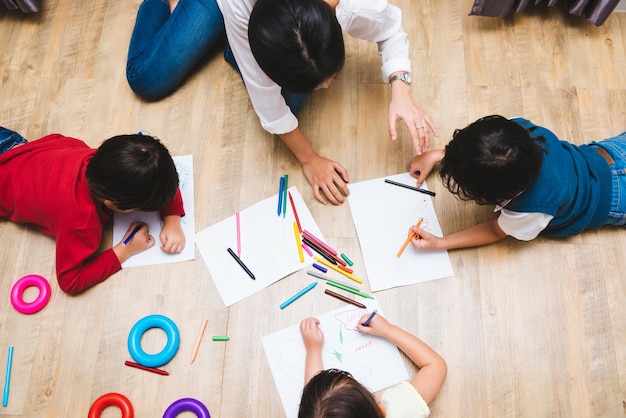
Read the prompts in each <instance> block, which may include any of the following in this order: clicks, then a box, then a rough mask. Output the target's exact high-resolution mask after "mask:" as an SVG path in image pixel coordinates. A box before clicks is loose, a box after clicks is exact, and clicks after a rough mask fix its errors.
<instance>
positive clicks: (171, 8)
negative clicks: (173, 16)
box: [169, 0, 178, 13]
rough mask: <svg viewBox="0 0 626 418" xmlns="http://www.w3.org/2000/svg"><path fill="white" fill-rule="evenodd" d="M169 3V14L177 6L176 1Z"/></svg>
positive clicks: (172, 0)
mask: <svg viewBox="0 0 626 418" xmlns="http://www.w3.org/2000/svg"><path fill="white" fill-rule="evenodd" d="M169 3H170V13H174V9H175V8H176V6H177V5H178V0H171V1H170V2H169Z"/></svg>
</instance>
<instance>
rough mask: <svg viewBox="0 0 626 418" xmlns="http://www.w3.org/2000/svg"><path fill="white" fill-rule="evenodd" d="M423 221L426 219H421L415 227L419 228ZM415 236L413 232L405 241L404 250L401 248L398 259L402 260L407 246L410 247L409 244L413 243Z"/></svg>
mask: <svg viewBox="0 0 626 418" xmlns="http://www.w3.org/2000/svg"><path fill="white" fill-rule="evenodd" d="M423 220H424V218H420V220H419V221H417V223H416V224H415V226H416V227H418V228H419V227H420V225H421V224H422V221H423ZM414 236H415V232H411V233H410V234H409V236H408V237H407V239H406V241H404V244H402V248H400V251H398V254H396V257H398V258H400V256H401V255H402V253H403V252H404V250H405V249H406V246H407V245H409V242H411V240H412V239H413V237H414Z"/></svg>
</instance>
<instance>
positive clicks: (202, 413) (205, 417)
mask: <svg viewBox="0 0 626 418" xmlns="http://www.w3.org/2000/svg"><path fill="white" fill-rule="evenodd" d="M185 411H188V412H193V413H194V414H196V416H197V417H198V418H211V414H209V410H208V409H207V407H206V406H204V404H203V403H202V402H200V401H199V400H197V399H194V398H182V399H179V400H177V401H176V402H174V403H173V404H171V405H170V406H168V407H167V409H166V410H165V413H164V414H163V418H176V416H177V415H178V414H180V413H181V412H185ZM89 418H91V417H89Z"/></svg>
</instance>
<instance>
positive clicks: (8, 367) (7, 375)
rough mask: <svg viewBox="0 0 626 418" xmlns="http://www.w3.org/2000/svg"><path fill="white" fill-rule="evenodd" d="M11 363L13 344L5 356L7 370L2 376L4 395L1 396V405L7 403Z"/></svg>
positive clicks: (4, 405)
mask: <svg viewBox="0 0 626 418" xmlns="http://www.w3.org/2000/svg"><path fill="white" fill-rule="evenodd" d="M12 365H13V346H12V345H10V346H9V354H8V357H7V372H6V376H5V378H4V395H3V396H2V406H3V407H6V406H7V405H8V404H9V386H10V384H11V366H12Z"/></svg>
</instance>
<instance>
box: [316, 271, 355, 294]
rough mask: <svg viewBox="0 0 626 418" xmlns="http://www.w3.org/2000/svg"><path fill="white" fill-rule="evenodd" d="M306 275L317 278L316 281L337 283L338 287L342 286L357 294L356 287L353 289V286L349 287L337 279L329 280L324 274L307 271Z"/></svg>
mask: <svg viewBox="0 0 626 418" xmlns="http://www.w3.org/2000/svg"><path fill="white" fill-rule="evenodd" d="M306 273H307V274H310V275H311V276H313V277H317V278H318V279H321V280H325V281H329V282H333V283H337V284H339V285H341V286H344V287H347V288H349V289H350V290H354V291H355V292H359V289H357V288H356V287H354V286H352V285H350V284H349V283H346V282H342V281H340V280H337V279H330V278H329V277H328V276H326V275H325V274H322V273H318V272H317V271H313V270H307V272H306Z"/></svg>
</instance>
